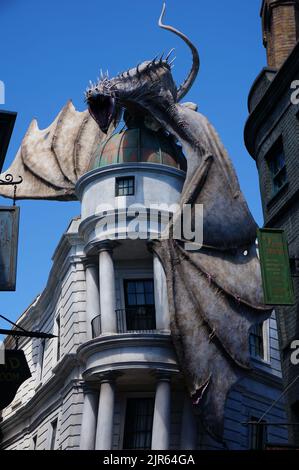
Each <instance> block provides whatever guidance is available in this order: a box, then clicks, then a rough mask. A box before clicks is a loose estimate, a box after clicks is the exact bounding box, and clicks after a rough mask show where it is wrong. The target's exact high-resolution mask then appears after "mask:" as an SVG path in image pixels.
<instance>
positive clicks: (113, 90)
mask: <svg viewBox="0 0 299 470" xmlns="http://www.w3.org/2000/svg"><path fill="white" fill-rule="evenodd" d="M164 14H165V4H164V5H163V9H162V13H161V16H160V19H159V26H160V27H161V28H164V29H166V30H168V31H171V32H173V33H174V34H176V35H177V36H179V37H180V38H181V39H182V40H183V41H184V42H185V43H186V44H187V45H188V46H189V48H190V49H191V52H192V58H193V65H192V68H191V71H190V73H189V74H188V76H187V78H186V79H185V81H184V82H183V83H182V84H181V85H180V86H179V87H177V86H176V85H175V82H174V80H173V77H172V73H171V67H172V64H171V62H170V54H168V56H167V57H166V58H165V59H164V58H163V56H162V57H160V58H155V59H154V60H152V61H146V62H143V63H141V64H140V65H138V66H137V67H135V68H132V69H130V70H128V71H126V72H124V73H122V74H121V75H118V76H116V77H114V78H111V79H109V77H108V76H102V77H101V79H100V80H98V81H97V83H95V84H91V86H90V88H88V89H87V91H86V102H87V104H88V108H89V112H90V115H91V116H92V118H94V119H92V118H91V117H89V116H88V114H87V113H86V112H84V113H77V112H76V111H75V110H74V108H73V107H72V105H71V104H67V106H66V107H65V108H64V109H63V111H62V112H61V113H60V115H59V116H58V117H57V119H56V121H55V122H54V123H53V124H52V125H51V126H50V127H49V128H48V129H46V130H43V131H39V130H38V128H37V125H36V123H35V122H34V123H33V124H32V125H31V126H30V128H29V130H28V132H27V134H26V136H25V138H24V141H23V143H22V145H21V149H20V151H19V153H18V155H17V157H16V159H15V161H14V163H13V165H12V167H11V168H10V169H9V170H8V172H7V173H14V174H15V175H20V176H22V177H23V180H24V183H23V185H21V186H23V187H22V188H21V190H20V191H19V192H18V197H19V198H47V199H63V200H67V199H73V198H75V196H74V186H75V182H76V180H77V179H78V177H79V176H80V175H81V174H82V173H84V172H86V171H87V170H88V168H89V167H90V162H91V159H92V154H93V151H94V148H95V145H96V143H98V142H99V139H103V138H104V137H105V136H106V134H107V133H108V134H110V133H111V132H112V131H113V129H114V128H115V124H116V123H117V121H118V119H119V115H120V113H121V112H122V111H124V119H125V121H126V122H129V121H130V119H135V118H138V121H139V122H143V124H144V125H145V126H147V127H149V128H151V129H152V130H159V132H161V131H162V132H164V133H165V134H166V135H167V136H169V138H172V139H175V140H176V141H178V142H179V143H180V144H181V145H182V148H183V151H184V154H185V156H186V159H187V174H186V180H185V183H184V187H183V191H182V195H181V201H180V203H181V205H183V204H187V203H189V204H191V205H193V206H194V205H195V204H203V207H204V227H203V229H204V233H203V247H202V248H201V249H200V250H197V251H186V250H185V248H184V244H183V240H182V241H180V240H174V239H173V238H170V239H169V240H156V241H154V242H153V243H152V249H153V251H154V252H155V253H156V254H157V256H159V258H160V260H161V262H162V264H163V266H164V269H165V272H166V278H167V289H168V299H169V308H170V316H171V333H172V338H173V342H174V345H175V349H176V352H177V355H178V359H179V362H180V364H181V369H182V370H183V371H184V374H185V378H186V384H187V387H188V389H189V392H190V395H191V396H192V397H193V404H194V408H195V410H196V411H198V414H199V415H200V417H201V420H202V423H203V424H204V426H205V428H206V429H207V431H208V432H209V433H210V434H211V435H213V436H214V437H215V438H216V439H218V440H222V435H223V417H224V407H225V401H226V398H227V395H228V392H229V390H230V389H231V388H232V386H233V385H234V384H235V383H236V382H237V381H238V380H240V379H241V378H242V377H244V376H245V374H248V373H250V356H249V347H248V337H249V331H250V328H251V327H252V326H253V325H254V324H257V323H260V322H262V321H264V320H265V319H266V318H268V317H269V315H270V313H271V310H269V308H266V307H265V306H264V305H263V296H262V288H261V274H260V265H259V261H258V258H257V255H256V246H255V239H256V229H257V226H256V223H255V222H254V220H253V218H252V215H251V214H250V212H249V209H248V206H247V204H246V202H245V199H244V197H243V195H242V193H241V190H240V187H239V184H238V180H237V176H236V174H235V171H234V169H233V166H232V163H231V161H230V159H229V157H228V155H227V153H226V151H225V149H224V147H223V145H222V143H221V141H220V139H219V137H218V135H217V133H216V131H215V130H214V128H213V127H212V125H211V124H210V122H209V121H208V120H207V118H206V117H204V116H203V115H201V114H200V113H198V112H197V111H196V106H195V105H194V104H192V103H182V104H180V101H181V100H182V99H183V98H184V96H185V95H186V94H187V92H188V91H189V90H190V88H191V86H192V84H193V82H194V80H195V79H196V76H197V74H198V71H199V55H198V51H197V49H196V47H195V46H194V45H193V44H192V42H191V41H190V40H189V39H188V38H187V37H186V36H185V35H184V34H183V33H181V32H180V31H178V30H177V29H175V28H173V27H172V26H167V25H165V24H163V18H164ZM95 121H96V123H97V124H98V126H97V125H96V123H95ZM1 177H2V178H3V177H5V174H4V175H2V176H1ZM8 191H9V190H8V189H5V188H1V194H2V195H6V196H9V197H11V195H10V194H9V193H8ZM193 222H194V221H193ZM170 223H172V222H170ZM170 233H171V231H170Z"/></svg>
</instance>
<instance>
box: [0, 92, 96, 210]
mask: <svg viewBox="0 0 299 470" xmlns="http://www.w3.org/2000/svg"><path fill="white" fill-rule="evenodd" d="M102 136H103V134H102V133H101V131H100V129H99V127H98V126H97V124H96V122H95V121H94V120H93V119H92V117H91V116H90V114H89V113H88V111H83V112H79V111H76V109H75V108H74V106H73V104H72V102H71V101H68V102H67V104H66V105H65V106H64V108H63V109H62V110H61V111H60V113H59V114H58V116H57V117H56V119H55V120H54V122H53V123H52V124H51V125H50V126H49V127H48V128H47V129H42V130H40V129H39V128H38V124H37V121H36V120H33V121H32V122H31V124H30V126H29V128H28V130H27V132H26V135H25V137H24V139H23V141H22V144H21V147H20V149H19V150H18V152H17V155H16V157H15V159H14V161H13V163H12V165H11V166H10V168H9V169H8V170H7V171H6V172H4V173H2V174H1V175H0V179H1V180H5V178H6V177H7V175H9V174H12V175H13V176H14V178H16V179H17V178H18V177H19V176H21V177H22V178H23V182H22V184H21V185H20V186H19V187H18V191H17V199H53V200H65V201H67V200H75V199H76V196H75V184H76V181H77V180H78V179H79V177H80V176H81V175H82V174H83V173H85V172H86V171H88V169H89V167H90V164H91V159H92V156H93V154H94V151H95V148H96V146H97V145H98V143H99V141H100V140H101V139H102ZM0 195H1V196H4V197H9V198H12V197H13V189H12V187H9V186H0Z"/></svg>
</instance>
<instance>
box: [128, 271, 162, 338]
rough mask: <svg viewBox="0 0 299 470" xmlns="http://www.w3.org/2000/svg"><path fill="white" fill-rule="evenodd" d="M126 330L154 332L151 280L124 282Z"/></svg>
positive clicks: (153, 300) (153, 301)
mask: <svg viewBox="0 0 299 470" xmlns="http://www.w3.org/2000/svg"><path fill="white" fill-rule="evenodd" d="M124 287H125V302H126V322H127V330H129V331H130V330H131V331H136V330H155V328H156V319H155V299H154V282H153V280H152V279H138V280H126V281H124Z"/></svg>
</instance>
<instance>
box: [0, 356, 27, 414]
mask: <svg viewBox="0 0 299 470" xmlns="http://www.w3.org/2000/svg"><path fill="white" fill-rule="evenodd" d="M29 377H31V372H30V369H29V367H28V364H27V361H26V357H25V354H24V352H23V351H22V350H10V349H6V350H5V358H4V364H0V410H3V408H5V407H6V406H8V405H9V404H10V403H11V402H12V401H13V399H14V397H15V396H16V393H17V391H18V388H19V387H20V385H22V383H23V382H25V380H27V379H29Z"/></svg>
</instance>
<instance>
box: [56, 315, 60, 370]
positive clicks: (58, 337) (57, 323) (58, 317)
mask: <svg viewBox="0 0 299 470" xmlns="http://www.w3.org/2000/svg"><path fill="white" fill-rule="evenodd" d="M56 335H57V349H56V360H57V361H59V359H60V316H59V315H58V316H57V317H56Z"/></svg>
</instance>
